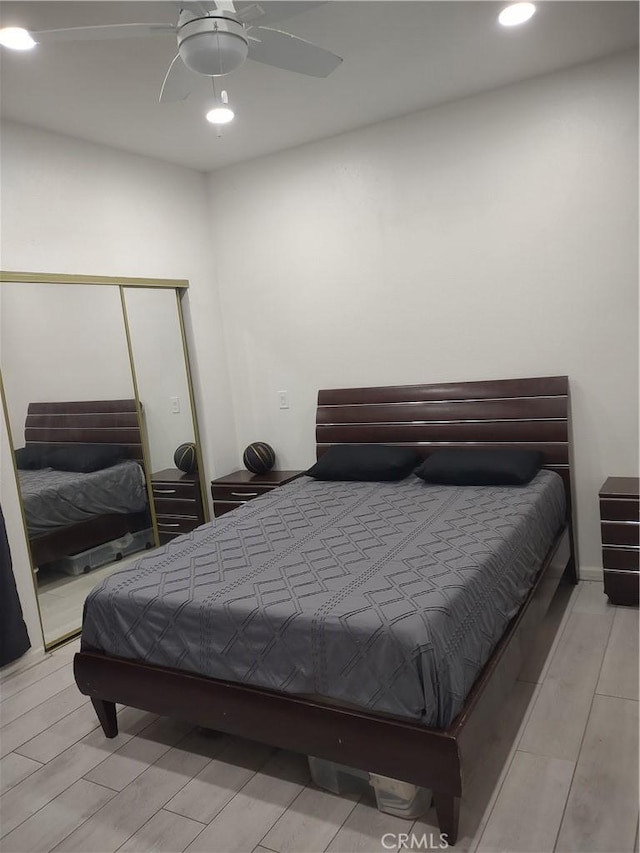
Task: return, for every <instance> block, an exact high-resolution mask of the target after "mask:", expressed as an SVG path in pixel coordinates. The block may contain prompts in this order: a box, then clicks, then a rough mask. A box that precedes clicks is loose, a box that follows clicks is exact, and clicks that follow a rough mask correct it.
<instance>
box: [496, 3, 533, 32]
mask: <svg viewBox="0 0 640 853" xmlns="http://www.w3.org/2000/svg"><path fill="white" fill-rule="evenodd" d="M535 11H536V7H535V5H534V4H533V3H512V4H511V5H510V6H505V8H504V9H503V10H502V12H500V14H499V15H498V21H499V22H500V23H501V24H502V26H503V27H516V26H518V24H524V22H525V21H528V20H529V18H531V17H533V15H534V14H535Z"/></svg>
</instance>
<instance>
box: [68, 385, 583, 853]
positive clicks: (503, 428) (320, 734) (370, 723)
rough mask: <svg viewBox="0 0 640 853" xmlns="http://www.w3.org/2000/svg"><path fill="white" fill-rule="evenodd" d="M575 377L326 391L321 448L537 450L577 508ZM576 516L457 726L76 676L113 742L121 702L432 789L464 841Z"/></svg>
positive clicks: (145, 672) (118, 676) (211, 685)
mask: <svg viewBox="0 0 640 853" xmlns="http://www.w3.org/2000/svg"><path fill="white" fill-rule="evenodd" d="M568 403H569V398H568V380H567V377H563V376H560V377H549V378H541V379H522V380H500V381H495V382H466V383H460V384H455V385H454V384H447V385H418V386H403V387H399V386H392V387H388V388H360V389H343V390H342V389H341V390H332V391H321V392H320V393H319V397H318V414H317V441H318V446H317V452H318V454H321V453H322V452H323V451H324V450H325V449H326V448H327V447H328V446H330V445H331V444H336V443H339V444H342V443H347V444H348V443H388V444H403V445H409V446H412V447H416V448H417V449H418V450H419V451H420V452H422V453H424V454H425V455H426V454H427V453H429V452H431V451H432V450H433V449H435V448H437V447H451V446H481V447H527V448H535V449H538V450H541V451H542V452H543V454H544V458H545V467H548V468H551V469H553V470H556V471H558V473H559V474H560V475H561V476H562V477H563V480H564V482H565V485H566V491H567V499H568V500H567V503H568V506H569V507H570V496H571V489H570V485H571V469H570V452H569V430H568ZM575 566H576V559H575V549H574V546H573V533H572V525H571V516H570V512H569V513H568V516H567V524H566V526H565V527H564V529H563V530H562V532H561V533H560V535H559V536H558V538H557V540H556V541H555V542H554V544H553V546H552V548H551V549H550V551H549V554H548V555H547V557H546V559H545V561H544V564H543V566H542V568H541V569H540V571H539V573H538V575H537V577H536V580H535V582H534V584H533V586H532V588H531V590H530V592H529V594H528V596H527V598H526V600H525V602H524V604H523V605H522V607H521V609H520V610H519V612H518V613H517V614H516V616H515V617H514V618H513V620H512V621H511V623H510V624H509V626H508V627H507V630H506V631H505V633H504V635H503V636H502V638H501V640H500V641H499V643H498V645H497V647H496V648H495V650H494V652H493V654H492V655H491V657H490V658H489V660H488V662H487V663H486V665H485V666H484V668H483V670H482V672H481V673H480V675H479V677H478V679H477V680H476V682H475V684H474V686H473V688H472V689H471V692H470V693H469V695H468V697H467V700H466V702H465V705H464V708H463V709H462V711H461V712H460V714H459V715H458V717H457V718H456V719H455V720H454V722H453V723H452V724H451V725H450V726H449V727H448V728H447V729H435V728H428V727H425V726H422V725H420V724H419V723H416V722H413V721H407V720H404V719H401V718H398V717H392V716H387V715H379V714H373V713H369V712H367V711H361V710H358V709H354V708H345V707H341V706H338V705H335V704H332V703H331V702H330V701H321V700H317V699H309V698H305V697H301V696H295V695H289V694H284V693H278V692H274V691H270V690H265V689H262V688H257V687H249V686H246V685H243V684H238V683H232V682H226V681H221V680H216V679H210V678H205V677H202V676H198V675H191V674H188V673H185V672H180V671H177V670H172V669H167V668H164V667H158V666H152V665H147V664H144V663H138V662H136V661H130V660H123V659H119V658H113V657H110V656H108V655H104V654H98V653H89V652H79V653H78V654H76V656H75V660H74V671H75V678H76V682H77V684H78V687H79V689H80V690H81V692H82V693H84V694H86V695H88V696H90V697H91V701H92V702H93V705H94V708H95V710H96V712H97V715H98V718H99V720H100V723H101V725H102V728H103V730H104V732H105V734H106V736H107V737H115V735H116V734H117V730H118V729H117V720H116V707H115V703H116V702H118V703H121V704H124V705H130V706H133V707H135V708H140V709H143V710H147V711H151V712H154V713H156V714H161V715H166V716H170V717H177V718H180V719H183V720H187V721H190V722H192V723H194V724H196V725H200V726H204V727H207V728H211V729H217V730H219V731H223V732H227V733H230V734H234V735H240V736H243V737H248V738H251V739H253V740H258V741H262V742H264V743H267V744H270V745H272V746H275V747H280V748H284V749H288V750H293V751H294V752H300V753H303V754H307V755H314V756H317V757H319V758H324V759H328V760H331V761H336V762H339V763H341V764H346V765H350V766H353V767H357V768H361V769H363V770H369V771H371V772H374V773H379V774H382V775H385V776H390V777H393V778H397V779H402V780H404V781H407V782H412V783H414V784H416V785H422V786H424V787H427V788H431V789H432V790H433V792H434V803H435V807H436V812H437V816H438V821H439V824H440V829H441V831H442V832H443V833H446V835H447V838H448V840H449V843H450V844H454V843H455V840H456V837H457V832H458V811H459V804H460V797H461V795H462V794H463V791H464V788H463V780H464V778H465V776H466V774H467V772H468V771H469V769H470V768H471V767H472V766H473V763H474V761H475V760H476V759H477V756H478V752H479V747H480V746H481V745H482V744H483V743H484V742H485V741H486V739H487V738H488V737H489V736H490V734H491V733H492V732H493V731H494V728H495V721H496V718H497V710H498V709H499V708H500V707H501V706H502V705H503V703H504V701H505V699H506V697H507V696H508V695H509V693H510V691H511V689H512V686H513V683H514V681H515V679H516V677H517V675H518V672H519V671H520V669H521V666H522V664H523V662H524V660H525V658H526V656H527V653H528V651H529V650H530V648H531V646H532V645H533V643H534V641H535V639H536V636H537V633H538V631H537V629H538V628H539V627H540V625H541V622H542V620H543V618H544V615H545V613H546V611H547V608H548V606H549V603H550V602H551V599H552V598H553V596H554V594H555V591H556V587H557V586H558V583H559V581H560V578H561V576H562V575H563V574H566V575H567V576H568V577H569V579H570V580H572V581H573V582H576V572H575Z"/></svg>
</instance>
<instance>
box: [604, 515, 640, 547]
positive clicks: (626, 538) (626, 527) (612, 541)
mask: <svg viewBox="0 0 640 853" xmlns="http://www.w3.org/2000/svg"><path fill="white" fill-rule="evenodd" d="M600 527H601V532H602V544H603V546H606V545H640V524H638V522H633V521H603V522H602V523H601V525H600Z"/></svg>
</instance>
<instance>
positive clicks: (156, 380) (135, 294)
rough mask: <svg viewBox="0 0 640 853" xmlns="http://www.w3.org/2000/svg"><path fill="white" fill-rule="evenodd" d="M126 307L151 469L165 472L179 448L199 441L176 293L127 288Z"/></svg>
mask: <svg viewBox="0 0 640 853" xmlns="http://www.w3.org/2000/svg"><path fill="white" fill-rule="evenodd" d="M125 303H126V307H127V322H128V325H129V334H130V336H131V349H132V351H133V360H134V364H135V370H136V382H137V385H138V393H139V395H140V402H141V403H142V408H143V413H144V424H145V429H146V433H147V438H148V441H149V452H150V456H151V469H152V471H162V470H163V469H165V468H173V467H174V461H173V454H174V452H175V450H176V448H177V447H179V445H181V444H183V443H184V442H187V441H194V440H195V432H194V429H193V419H192V416H191V402H190V395H189V385H188V381H187V371H186V366H185V358H184V349H183V343H182V333H181V330H180V320H179V317H178V306H177V302H176V295H175V291H174V290H171V289H166V288H165V289H161V288H126V290H125ZM176 408H177V409H179V411H175V410H176Z"/></svg>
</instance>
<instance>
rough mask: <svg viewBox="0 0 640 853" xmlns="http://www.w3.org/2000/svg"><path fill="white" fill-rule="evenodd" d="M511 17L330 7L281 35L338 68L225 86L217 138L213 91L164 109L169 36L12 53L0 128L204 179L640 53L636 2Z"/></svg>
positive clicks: (149, 13) (126, 8)
mask: <svg viewBox="0 0 640 853" xmlns="http://www.w3.org/2000/svg"><path fill="white" fill-rule="evenodd" d="M260 2H261V3H262V2H263V0H260ZM265 5H267V3H266V2H265ZM504 5H505V3H495V2H491V0H475V2H457V0H445V2H424V0H418V1H417V2H416V0H414V2H403V0H391V2H382V0H380V2H377V0H374V2H371V0H360V2H347V0H333V2H329V3H327V4H326V5H324V6H321V7H318V8H314V9H310V10H308V11H305V12H302V13H301V14H299V15H296V16H294V17H292V18H290V19H288V20H287V21H286V23H285V22H283V23H282V24H281V25H280V26H281V27H282V29H287V30H290V31H291V32H293V33H294V34H295V35H298V36H301V37H303V38H306V39H308V40H309V41H313V42H316V43H317V44H319V45H321V46H323V47H326V48H328V49H329V50H331V51H333V52H334V53H337V54H339V55H340V56H343V57H344V62H343V64H342V65H341V66H340V67H339V68H338V69H337V70H336V71H335V72H334V73H333V74H332V75H331V76H330V77H328V78H326V79H324V80H323V79H314V78H310V77H305V76H302V75H299V74H295V73H291V72H285V71H280V70H278V69H276V68H270V67H267V66H265V65H259V64H257V63H254V62H249V61H248V62H246V63H245V64H244V65H243V66H242V67H241V68H240V69H238V70H237V71H236V72H234V73H233V74H231V75H229V76H228V77H227V78H225V86H226V88H227V89H228V91H229V96H230V99H231V101H232V103H233V105H234V108H235V110H236V119H235V121H234V122H233V124H232V125H230V126H229V127H228V128H225V130H224V136H223V138H222V139H217V138H216V134H215V129H214V128H213V127H212V126H211V125H210V124H208V123H207V122H206V121H205V119H204V113H205V107H206V105H207V102H208V100H210V97H211V93H210V88H209V86H210V83H209V81H208V80H207V79H206V78H202V87H201V88H200V89H199V90H198V91H197V92H196V93H194V94H193V95H192V96H191V97H190V98H189V99H188V100H187V101H183V102H179V103H173V104H159V103H158V93H159V90H160V86H161V84H162V80H163V78H164V74H165V72H166V69H167V67H168V65H169V63H170V61H171V60H172V58H173V57H174V55H175V53H176V43H175V37H173V36H172V35H168V36H164V35H163V36H157V37H154V38H146V39H127V40H123V41H98V42H74V43H58V44H48V45H41V46H38V47H37V48H36V49H35V50H33V51H31V52H27V53H16V52H10V51H7V50H3V52H2V66H1V72H2V78H1V80H2V82H1V88H0V96H1V100H0V104H1V109H2V116H3V117H5V118H11V119H15V120H18V121H22V122H26V123H27V124H31V125H35V126H37V127H42V128H45V129H47V130H52V131H58V132H60V133H65V134H69V135H71V136H76V137H79V138H82V139H86V140H90V141H93V142H99V143H103V144H106V145H111V146H114V147H117V148H122V149H125V150H128V151H133V152H136V153H139V154H145V155H149V156H152V157H157V158H160V159H162V160H167V161H170V162H174V163H179V164H182V165H187V166H191V167H193V168H196V169H199V170H203V171H208V170H210V169H215V168H219V167H221V166H225V165H228V164H230V163H236V162H240V161H242V160H247V159H250V158H253V157H257V156H260V155H262V154H266V153H269V152H273V151H278V150H281V149H285V148H289V147H291V146H294V145H298V144H301V143H304V142H310V141H312V140H317V139H322V138H325V137H328V136H333V135H335V134H337V133H342V132H344V131H347V130H351V129H353V128H356V127H361V126H364V125H367V124H371V123H373V122H377V121H380V120H383V119H389V118H393V117H395V116H399V115H403V114H406V113H409V112H413V111H415V110H419V109H423V108H425V107H429V106H432V105H434V104H438V103H442V102H444V101H448V100H453V99H456V98H460V97H464V96H466V95H471V94H475V93H477V92H480V91H483V90H486V89H491V88H496V87H498V86H503V85H505V84H508V83H512V82H515V81H517V80H522V79H524V78H527V77H531V76H534V75H537V74H543V73H546V72H550V71H554V70H557V69H560V68H563V67H567V66H570V65H574V64H576V63H580V62H586V61H589V60H592V59H595V58H598V57H602V56H605V55H607V54H610V53H614V52H617V51H621V50H625V49H627V48H631V47H633V46H634V45H637V43H638V4H637V3H636V2H615V0H604V2H580V0H572V2H560V0H546V2H542V3H538V12H537V14H536V15H535V16H534V17H533V18H532V20H531V21H530V22H528V23H527V24H524V25H523V26H521V27H518V28H514V29H505V28H503V27H500V26H499V25H498V23H497V21H496V16H497V13H498V12H499V10H500V9H501V8H502V7H503V6H504ZM0 10H1V15H2V17H1V22H2V25H3V26H9V25H14V26H15V25H21V26H25V27H27V28H29V29H35V30H37V29H51V28H57V27H67V26H84V25H90V24H101V23H120V22H133V21H154V22H155V21H165V22H173V21H174V20H175V16H176V15H175V11H174V8H173V6H172V5H171V4H169V3H158V2H129V0H127V2H107V3H105V2H96V0H85V2H74V3H69V2H54V0H48V2H3V3H2V6H1V7H0Z"/></svg>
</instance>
